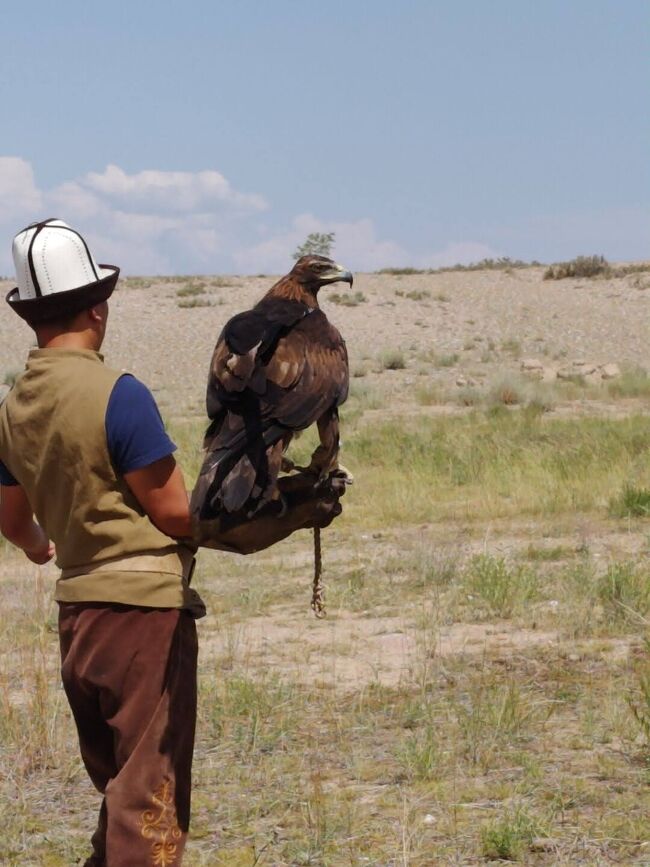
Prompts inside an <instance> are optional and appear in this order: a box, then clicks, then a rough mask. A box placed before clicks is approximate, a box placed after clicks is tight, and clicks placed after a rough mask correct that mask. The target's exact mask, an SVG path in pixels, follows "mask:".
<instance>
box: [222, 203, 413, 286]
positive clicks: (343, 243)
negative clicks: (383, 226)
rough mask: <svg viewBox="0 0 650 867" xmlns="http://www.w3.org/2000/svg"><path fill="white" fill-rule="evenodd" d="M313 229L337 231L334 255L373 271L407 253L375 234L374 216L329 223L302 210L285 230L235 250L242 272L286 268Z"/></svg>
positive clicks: (349, 264)
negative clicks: (297, 248)
mask: <svg viewBox="0 0 650 867" xmlns="http://www.w3.org/2000/svg"><path fill="white" fill-rule="evenodd" d="M312 232H334V234H335V235H336V242H335V249H334V256H335V258H336V259H337V260H338V261H340V262H341V263H343V264H344V265H346V266H347V267H349V268H352V269H354V270H357V271H373V270H375V269H376V268H381V267H382V266H385V265H392V264H395V263H398V264H402V263H403V262H404V261H405V259H407V258H408V253H407V252H406V250H404V249H403V248H402V247H400V245H399V244H396V243H395V242H394V241H382V240H379V239H378V238H377V236H376V230H375V227H374V224H373V222H372V220H369V219H362V220H357V221H355V222H349V223H345V222H329V223H326V222H324V221H322V220H319V219H318V218H317V217H314V216H313V215H312V214H300V215H299V216H298V217H295V218H294V220H293V221H292V223H291V226H290V227H289V228H287V229H285V230H284V231H282V232H280V233H278V234H274V235H272V236H271V237H267V238H265V239H264V240H262V241H260V242H258V243H257V244H252V245H251V246H245V247H242V248H240V249H239V250H237V251H236V252H235V253H234V254H233V258H234V261H235V263H236V265H237V267H238V269H239V270H241V271H243V272H251V271H265V272H267V273H272V274H273V273H279V272H282V271H286V269H287V263H288V262H290V261H291V254H292V253H293V251H294V250H295V249H296V247H298V245H299V244H301V243H302V242H303V241H304V240H305V238H306V237H307V235H309V234H310V233H312Z"/></svg>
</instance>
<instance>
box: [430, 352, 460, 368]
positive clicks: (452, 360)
mask: <svg viewBox="0 0 650 867" xmlns="http://www.w3.org/2000/svg"><path fill="white" fill-rule="evenodd" d="M459 359H460V355H459V354H458V353H457V352H450V353H449V354H447V355H436V356H434V359H433V363H434V364H435V366H436V367H453V366H454V365H455V364H458V361H459Z"/></svg>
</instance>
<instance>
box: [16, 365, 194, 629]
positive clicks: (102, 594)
mask: <svg viewBox="0 0 650 867" xmlns="http://www.w3.org/2000/svg"><path fill="white" fill-rule="evenodd" d="M121 375H122V374H121V373H118V372H116V371H113V370H110V369H109V368H107V367H105V365H104V363H103V357H102V356H101V355H100V354H99V353H97V352H92V351H90V350H74V349H35V350H33V351H32V352H30V353H29V358H28V361H27V367H26V369H25V372H24V373H22V374H21V376H20V377H19V378H18V379H17V381H16V383H15V385H14V387H13V388H12V390H11V391H10V392H9V394H8V395H7V398H6V400H5V401H4V403H3V404H2V406H0V460H2V462H3V463H4V464H5V466H6V467H7V468H8V470H9V471H10V473H11V474H12V475H13V476H14V478H15V479H16V481H17V482H18V483H19V484H20V485H21V486H22V488H23V489H24V490H25V493H26V495H27V497H28V499H29V502H30V504H31V506H32V509H33V510H34V514H35V515H36V518H37V520H38V522H39V524H40V525H41V526H42V527H43V529H44V530H45V532H46V533H47V534H48V536H49V538H50V539H51V540H52V541H53V542H54V544H55V546H56V561H57V565H58V566H59V567H60V568H61V569H62V575H61V578H60V579H59V581H58V582H57V590H56V599H57V600H58V601H60V602H119V603H124V604H128V605H145V606H152V607H162V608H192V609H195V608H196V607H197V606H199V607H200V605H201V602H200V599H199V597H198V595H197V594H196V593H195V592H194V591H193V590H190V588H189V586H188V579H189V577H190V574H189V572H190V568H191V564H192V562H193V557H192V553H191V552H190V551H189V550H188V549H187V548H185V547H183V546H182V545H179V544H178V543H177V542H176V541H175V540H174V539H171V538H170V537H169V536H166V535H165V534H164V533H162V532H161V531H160V530H158V529H157V527H155V525H154V524H153V523H152V521H151V520H150V519H149V517H148V516H147V515H146V514H145V513H144V511H143V509H142V507H141V506H140V504H139V503H138V501H137V500H136V498H135V497H134V495H133V494H132V493H131V491H130V489H129V487H128V485H127V484H126V482H125V481H124V479H123V478H121V477H119V476H118V475H117V474H116V472H115V470H114V468H113V465H112V462H111V457H110V454H109V451H108V444H107V441H106V426H105V419H106V409H107V406H108V401H109V398H110V395H111V391H112V390H113V386H114V385H115V383H116V382H117V380H118V379H119V377H120V376H121ZM197 613H198V611H197Z"/></svg>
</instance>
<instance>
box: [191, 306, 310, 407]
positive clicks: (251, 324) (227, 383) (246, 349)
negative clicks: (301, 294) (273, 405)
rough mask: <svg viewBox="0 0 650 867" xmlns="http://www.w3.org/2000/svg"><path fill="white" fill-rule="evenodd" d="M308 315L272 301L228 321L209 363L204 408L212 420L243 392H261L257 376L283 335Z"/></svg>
mask: <svg viewBox="0 0 650 867" xmlns="http://www.w3.org/2000/svg"><path fill="white" fill-rule="evenodd" d="M308 313H309V308H308V307H307V306H306V305H305V304H301V303H300V302H297V301H287V300H283V299H275V300H274V301H272V302H266V303H265V302H261V303H260V304H258V305H257V306H256V307H254V308H253V309H252V310H246V311H245V312H244V313H239V314H237V316H233V318H232V319H230V320H229V321H228V322H227V323H226V325H225V327H224V329H223V331H222V332H221V334H220V336H219V339H218V340H217V344H216V346H215V348H214V353H213V355H212V361H211V362H210V374H209V377H208V389H207V395H206V408H207V413H208V417H209V418H211V419H214V418H216V417H217V416H218V415H219V414H220V412H221V411H222V410H223V409H224V408H225V407H229V406H230V407H233V406H236V405H237V404H238V403H239V402H240V398H239V396H241V394H242V392H244V390H245V389H248V388H252V389H253V390H254V391H255V392H259V391H263V390H264V376H260V375H259V371H260V369H261V368H262V367H263V366H264V362H265V360H266V359H267V358H268V357H269V355H272V354H273V351H274V348H275V345H276V343H277V341H278V339H279V338H280V337H281V335H282V334H283V333H286V332H287V331H288V330H289V329H291V328H292V327H293V326H295V324H296V323H297V322H299V321H300V320H301V319H302V318H304V317H305V316H306V315H307V314H308Z"/></svg>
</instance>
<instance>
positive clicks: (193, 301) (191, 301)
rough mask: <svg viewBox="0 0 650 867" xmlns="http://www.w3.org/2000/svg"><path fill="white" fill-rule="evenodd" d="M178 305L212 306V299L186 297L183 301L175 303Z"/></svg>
mask: <svg viewBox="0 0 650 867" xmlns="http://www.w3.org/2000/svg"><path fill="white" fill-rule="evenodd" d="M177 306H178V307H183V308H188V307H212V301H208V299H207V298H186V299H185V300H183V301H179V302H178V303H177Z"/></svg>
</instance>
